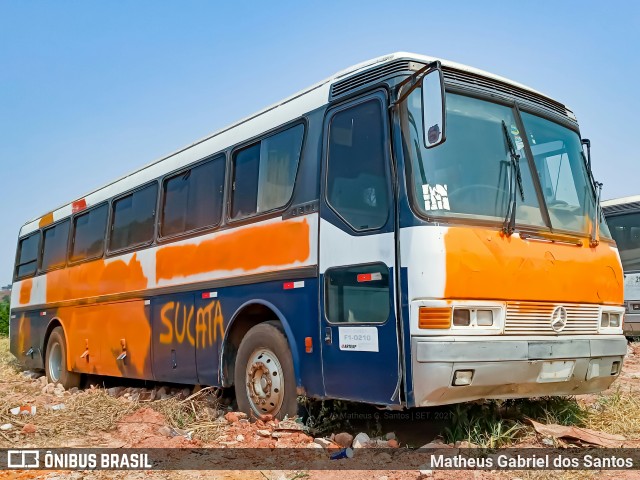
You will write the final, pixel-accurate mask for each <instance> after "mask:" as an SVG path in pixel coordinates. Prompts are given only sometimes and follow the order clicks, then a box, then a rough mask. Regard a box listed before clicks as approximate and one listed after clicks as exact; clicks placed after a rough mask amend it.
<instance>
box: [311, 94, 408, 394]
mask: <svg viewBox="0 0 640 480" xmlns="http://www.w3.org/2000/svg"><path fill="white" fill-rule="evenodd" d="M385 112H386V98H385V96H384V95H383V94H382V93H376V94H374V95H370V96H367V97H364V98H362V99H359V100H356V101H354V102H352V103H349V104H348V105H346V106H341V107H337V108H335V109H333V110H332V111H330V112H329V113H328V115H327V117H326V120H325V136H324V145H325V149H324V162H323V175H322V179H323V180H322V200H321V205H320V217H321V221H320V253H319V255H320V276H321V282H320V284H321V286H320V298H321V300H322V301H321V319H320V326H321V332H320V334H321V344H322V366H323V377H324V385H325V392H326V394H327V396H329V397H333V398H342V399H347V400H356V401H363V402H370V403H378V404H386V405H390V404H398V403H399V402H400V398H399V384H400V381H399V380H400V370H399V360H400V359H399V345H398V343H399V342H398V330H397V321H396V308H395V282H394V271H395V268H396V265H395V261H396V255H395V231H394V224H395V221H394V218H395V207H394V204H395V202H394V195H393V190H392V182H391V172H392V168H391V159H390V149H389V146H388V145H389V134H388V131H389V128H388V124H387V116H386V113H385Z"/></svg>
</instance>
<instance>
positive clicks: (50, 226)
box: [37, 216, 71, 275]
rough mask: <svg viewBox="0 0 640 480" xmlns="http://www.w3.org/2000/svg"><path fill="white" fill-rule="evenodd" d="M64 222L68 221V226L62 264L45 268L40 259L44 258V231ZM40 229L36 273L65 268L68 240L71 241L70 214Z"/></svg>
mask: <svg viewBox="0 0 640 480" xmlns="http://www.w3.org/2000/svg"><path fill="white" fill-rule="evenodd" d="M64 222H69V227H68V229H67V246H66V249H65V255H64V262H63V263H62V265H58V266H56V267H50V268H47V269H45V268H43V266H42V260H43V259H44V246H45V232H46V231H47V230H51V229H52V228H55V227H57V226H58V225H61V224H62V223H64ZM41 231H42V239H41V243H40V252H39V259H38V272H37V275H41V274H43V273H48V272H52V271H54V270H61V269H63V268H67V266H68V265H69V246H70V242H71V216H68V217H64V218H62V219H60V220H58V221H57V222H54V223H51V224H49V225H47V226H46V227H42V229H41Z"/></svg>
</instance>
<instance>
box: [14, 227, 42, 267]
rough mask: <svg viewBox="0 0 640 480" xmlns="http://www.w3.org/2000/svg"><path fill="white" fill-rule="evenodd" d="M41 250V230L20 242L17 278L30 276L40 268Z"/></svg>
mask: <svg viewBox="0 0 640 480" xmlns="http://www.w3.org/2000/svg"><path fill="white" fill-rule="evenodd" d="M39 250H40V232H35V233H32V234H31V235H29V236H28V237H26V238H23V239H22V240H20V242H19V243H18V261H17V263H16V278H18V279H20V278H25V277H30V276H32V275H33V274H34V273H36V270H37V269H38V251H39Z"/></svg>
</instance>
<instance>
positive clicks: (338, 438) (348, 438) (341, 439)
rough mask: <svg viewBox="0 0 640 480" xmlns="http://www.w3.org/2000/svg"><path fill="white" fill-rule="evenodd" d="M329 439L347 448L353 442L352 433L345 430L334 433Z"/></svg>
mask: <svg viewBox="0 0 640 480" xmlns="http://www.w3.org/2000/svg"><path fill="white" fill-rule="evenodd" d="M331 440H333V441H334V442H336V443H337V444H338V445H340V446H341V447H344V448H347V447H350V446H351V444H352V443H353V435H351V434H350V433H347V432H341V433H338V434H337V435H335V436H334V437H333V438H332V439H331Z"/></svg>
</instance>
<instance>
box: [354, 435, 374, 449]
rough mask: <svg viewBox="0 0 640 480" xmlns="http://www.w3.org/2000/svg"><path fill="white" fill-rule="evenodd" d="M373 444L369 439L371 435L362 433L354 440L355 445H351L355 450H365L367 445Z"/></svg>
mask: <svg viewBox="0 0 640 480" xmlns="http://www.w3.org/2000/svg"><path fill="white" fill-rule="evenodd" d="M369 442H371V439H370V438H369V435H367V434H366V433H364V432H360V433H359V434H357V435H356V437H355V438H354V439H353V443H352V444H351V446H352V447H353V448H364V447H366V446H367V444H368V443H369Z"/></svg>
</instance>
